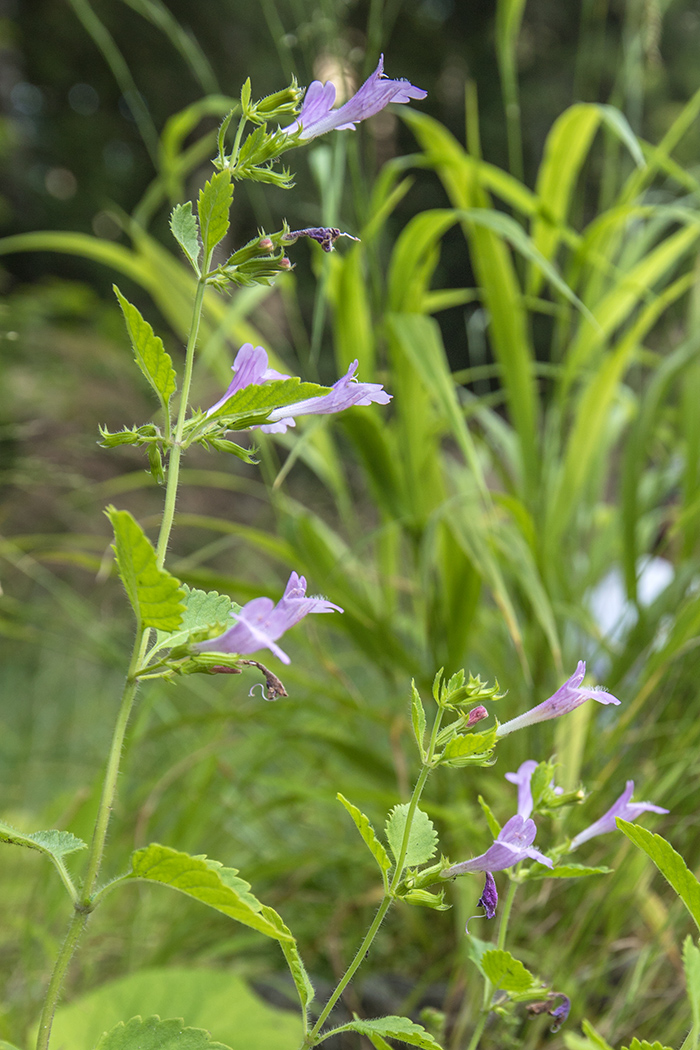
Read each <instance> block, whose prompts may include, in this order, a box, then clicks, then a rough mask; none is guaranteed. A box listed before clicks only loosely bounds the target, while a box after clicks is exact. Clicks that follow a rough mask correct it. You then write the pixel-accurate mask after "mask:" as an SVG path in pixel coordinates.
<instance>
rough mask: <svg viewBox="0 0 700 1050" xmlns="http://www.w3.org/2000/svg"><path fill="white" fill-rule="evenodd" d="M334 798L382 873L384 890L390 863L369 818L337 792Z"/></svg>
mask: <svg viewBox="0 0 700 1050" xmlns="http://www.w3.org/2000/svg"><path fill="white" fill-rule="evenodd" d="M335 797H336V798H337V799H338V801H339V802H341V803H342V804H343V805H344V806H345V808H346V810H347V811H348V813H349V814H350V816H351V817H352V819H353V822H354V824H355V827H356V828H357V830H358V831H359V833H360V835H361V836H362V841H363V842H364V844H365V845H366V846H367V849H368V850H369V851H370V853H371V854H372V856H373V857H374V859H375V860H376V862H377V864H378V865H379V870H380V871H381V873H382V880H383V882H384V886H385V888H386V886H387V878H386V877H387V872H388V871H389V870H390V868H391V861H390V860H389V856H388V854H387V851H386V850H385V849H384V847H383V845H382V844H381V842H380V841H379V839H378V838H377V835H376V832H375V830H374V828H373V827H372V824H371V823H370V820H369V817H366V816H365V815H364V813H362V812H361V811H360V810H359V809H358V808H357V806H353V804H352V802H348V800H347V799H346V798H345V797H344V796H343V795H341V794H340V792H338V794H337V795H336V796H335Z"/></svg>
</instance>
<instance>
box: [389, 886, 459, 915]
mask: <svg viewBox="0 0 700 1050" xmlns="http://www.w3.org/2000/svg"><path fill="white" fill-rule="evenodd" d="M397 900H401V901H404V902H405V903H406V904H413V905H414V906H415V907H417V908H432V909H433V910H434V911H449V910H450V907H451V905H449V904H445V891H444V890H440V891H439V893H429V892H428V890H421V889H416V890H407V891H406V892H405V893H402V894H401V895H400V896H399V897H397Z"/></svg>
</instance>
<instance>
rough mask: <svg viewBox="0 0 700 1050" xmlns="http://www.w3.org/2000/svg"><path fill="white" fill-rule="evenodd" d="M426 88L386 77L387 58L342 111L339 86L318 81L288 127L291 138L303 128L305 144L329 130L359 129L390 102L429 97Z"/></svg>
mask: <svg viewBox="0 0 700 1050" xmlns="http://www.w3.org/2000/svg"><path fill="white" fill-rule="evenodd" d="M427 94H428V92H427V91H423V89H422V88H417V87H414V86H413V84H410V83H409V82H408V80H404V79H403V78H402V79H401V80H390V79H389V77H385V76H384V55H380V57H379V64H378V66H377V68H376V69H375V71H374V73H372V75H371V76H370V77H368V79H367V80H365V82H364V84H363V85H362V87H361V88H360V89H359V91H356V92H355V94H354V95H353V96H352V98H350V99H348V101H347V102H346V103H345V105H343V106H340V108H339V109H333V103H334V102H335V86H334V85H333V84H332V83H331V82H330V80H328V81H326V83H325V84H322V83H321V81H320V80H314V81H313V83H311V84H309V87H308V88H307V91H306V95H305V96H304V104H303V105H302V107H301V112H300V113H299V116H298V117H297V119H296V120H295V121H294V123H293V124H290V125H289V126H288V127H286V128H284V130H285V131H286V132H288V133H289V134H290V135H291V134H293V133H294V132H295V131H298V130H299V129H301V139H302V141H304V142H305V141H308V139H315V138H317V137H318V136H319V135H325V134H326V132H328V131H334V130H335V131H345V130H346V129H352V130H354V129H355V125H356V124H358V123H359V122H360V121H361V120H366V119H367V117H373V116H374V115H375V113H379V112H380V110H382V109H384V107H385V106H388V105H389V103H390V102H409V101H410V100H411V99H412V98H414V99H421V98H425V97H426V95H427Z"/></svg>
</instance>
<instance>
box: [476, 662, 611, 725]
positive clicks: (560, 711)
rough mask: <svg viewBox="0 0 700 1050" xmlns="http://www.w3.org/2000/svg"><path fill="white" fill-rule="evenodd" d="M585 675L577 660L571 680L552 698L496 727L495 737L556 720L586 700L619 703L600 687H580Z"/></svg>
mask: <svg viewBox="0 0 700 1050" xmlns="http://www.w3.org/2000/svg"><path fill="white" fill-rule="evenodd" d="M585 674H586V664H585V663H584V661H583V660H579V662H578V666H577V668H576V670H575V671H574V673H573V674H572V676H571V678H568V679H567V680H566V682H564V684H563V685H560V686H559V688H558V689H557V691H556V693H554V695H553V696H550V697H549V699H548V700H545V701H544V702H543V703H541V704H538V705H537V707H533V708H531V709H530V710H529V711H526V712H525V713H524V714H522V715H518V717H517V718H512V719H511V720H510V722H504V723H503V725H502V726H499V727H498V729H497V731H496V736H497V737H502V736H507V734H508V733H512V732H514V731H515V730H516V729H524V728H525V726H531V725H534V724H535V722H546V721H547V719H548V718H558V717H559V715H566V714H568V713H569V711H573V710H574V709H575V708H577V707H580V706H581V704H584V703H585V702H586V700H590V699H593V700H597V701H598V703H599V704H619V703H620V701H619V700H618V699H617V697H615V696H613V695H612V693H608V692H607V691H606V690H605V689H601V687H600V686H594V687H593V688H592V689H588V688H587V687H586V686H583V687H582V686H581V682H582V681H583V679H584V676H585Z"/></svg>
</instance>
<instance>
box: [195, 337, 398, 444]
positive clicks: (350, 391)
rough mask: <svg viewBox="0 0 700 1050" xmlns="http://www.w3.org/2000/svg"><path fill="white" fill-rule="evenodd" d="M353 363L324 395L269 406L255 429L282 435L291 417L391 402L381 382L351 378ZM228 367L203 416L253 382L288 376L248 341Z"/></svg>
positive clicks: (262, 351) (353, 375) (292, 422)
mask: <svg viewBox="0 0 700 1050" xmlns="http://www.w3.org/2000/svg"><path fill="white" fill-rule="evenodd" d="M357 365H358V362H357V361H353V363H352V364H351V365H350V367H349V368H348V371H347V373H346V374H345V375H344V376H342V378H341V379H338V380H337V382H335V383H334V384H333V386H332V387H331V389H330V390H329V391H328V393H327V394H322V395H321V396H319V397H309V398H306V399H305V400H303V401H297V402H295V403H294V404H292V405H284V406H282V407H281V408H275V409H273V411H272V412H270V414H269V416H268V422H267V423H264V424H263V425H262V426H261V427H260V428H259V429H260V430H263V431H264V432H265V433H267V434H283V433H284V432H285V431H286V429H287V427H293V426H296V424H295V422H294V416H315V415H329V414H330V413H332V412H342V411H343V410H344V409H346V408H351V407H352V406H353V405H370V404H372V402H375V403H376V404H378V405H386V404H388V403H389V401H391V394H388V393H387V392H386V390H385V389H384V388H383V386H382V385H381V383H359V382H358V381H357V379H356V378H355V372H356V371H357ZM231 367H232V369H233V380H232V382H231V383H230V384H229V387H228V389H227V390H226V393H225V394H224V395H223V397H220V398H219V400H218V401H217V402H216V404H214V405H212V406H211V408H210V409H208V410H207V413H206V414H207V416H210V415H212V413H214V412H216V410H217V409H219V408H221V406H222V405H224V404H225V403H226V401H227V400H228V399H229V398H230V397H232V396H233V395H234V394H237V393H238V391H239V390H243V388H244V387H246V386H251V385H253V384H254V385H256V386H259V385H260V384H261V383H265V382H267V381H268V380H270V379H289V378H290V377H289V376H286V375H283V374H282V373H281V372H276V371H275V369H274V368H268V367H267V352H266V351H265V350H264V349H263V347H262V346H256V347H253V344H252V343H244V344H243V346H242V347H241V348H240V350H239V351H238V353H237V354H236V358H235V360H234V362H233V365H232V366H231Z"/></svg>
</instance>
